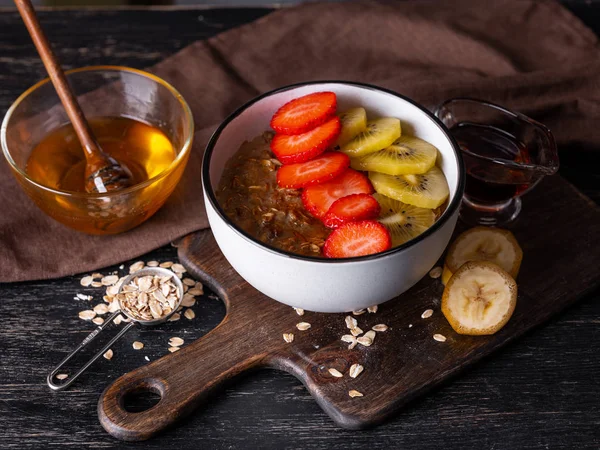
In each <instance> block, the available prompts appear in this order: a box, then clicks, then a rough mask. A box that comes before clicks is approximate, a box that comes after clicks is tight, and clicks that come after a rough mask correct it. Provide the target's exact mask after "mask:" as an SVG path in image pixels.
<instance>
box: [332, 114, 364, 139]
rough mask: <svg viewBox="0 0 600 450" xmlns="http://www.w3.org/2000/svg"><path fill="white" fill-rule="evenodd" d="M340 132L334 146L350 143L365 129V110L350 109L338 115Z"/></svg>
mask: <svg viewBox="0 0 600 450" xmlns="http://www.w3.org/2000/svg"><path fill="white" fill-rule="evenodd" d="M338 117H339V118H340V123H341V124H342V130H341V131H340V136H339V137H338V140H337V142H336V144H335V145H337V146H342V145H344V144H345V143H347V142H350V141H351V140H352V139H354V137H356V136H357V135H358V134H359V133H362V132H363V131H365V130H366V129H367V112H366V111H365V108H352V109H349V110H348V111H344V112H343V113H341V114H338Z"/></svg>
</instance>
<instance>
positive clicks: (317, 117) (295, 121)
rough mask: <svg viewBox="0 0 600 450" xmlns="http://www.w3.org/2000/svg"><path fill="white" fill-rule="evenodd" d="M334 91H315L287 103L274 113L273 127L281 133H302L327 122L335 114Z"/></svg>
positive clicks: (335, 99) (335, 100)
mask: <svg viewBox="0 0 600 450" xmlns="http://www.w3.org/2000/svg"><path fill="white" fill-rule="evenodd" d="M336 106H337V98H336V96H335V94H334V93H333V92H315V93H313V94H308V95H305V96H303V97H299V98H297V99H294V100H292V101H291V102H288V103H286V104H285V105H283V106H282V107H281V108H279V109H278V110H277V112H276V113H275V114H274V115H273V118H272V119H271V128H273V129H274V130H275V131H276V132H277V133H281V134H301V133H304V132H306V131H308V130H312V129H313V128H315V127H318V126H319V125H321V124H323V123H325V122H327V120H328V119H329V118H330V117H332V116H333V115H334V114H335V108H336Z"/></svg>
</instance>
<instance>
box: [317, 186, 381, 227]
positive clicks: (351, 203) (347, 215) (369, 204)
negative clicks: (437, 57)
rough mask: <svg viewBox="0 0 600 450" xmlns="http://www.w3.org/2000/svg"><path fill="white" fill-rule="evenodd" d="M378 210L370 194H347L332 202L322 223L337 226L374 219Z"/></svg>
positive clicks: (377, 214) (377, 204)
mask: <svg viewBox="0 0 600 450" xmlns="http://www.w3.org/2000/svg"><path fill="white" fill-rule="evenodd" d="M380 211H381V207H380V206H379V202H378V201H377V200H375V198H374V197H373V196H372V195H369V194H352V195H347V196H346V197H342V198H340V199H338V200H336V201H335V202H333V205H331V208H329V211H327V214H325V216H324V217H323V223H324V224H325V226H328V227H329V228H337V227H339V226H341V225H343V224H344V223H346V222H357V221H360V220H370V219H376V218H377V217H379V212H380Z"/></svg>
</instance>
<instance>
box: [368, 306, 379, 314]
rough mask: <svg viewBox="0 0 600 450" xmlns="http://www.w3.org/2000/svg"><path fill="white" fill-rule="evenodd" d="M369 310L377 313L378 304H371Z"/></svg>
mask: <svg viewBox="0 0 600 450" xmlns="http://www.w3.org/2000/svg"><path fill="white" fill-rule="evenodd" d="M367 311H369V312H370V313H372V314H375V313H376V312H377V305H373V306H369V307H368V308H367Z"/></svg>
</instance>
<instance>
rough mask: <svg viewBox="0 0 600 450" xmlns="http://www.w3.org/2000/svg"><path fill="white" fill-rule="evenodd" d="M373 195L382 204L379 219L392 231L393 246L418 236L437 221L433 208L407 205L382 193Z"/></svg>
mask: <svg viewBox="0 0 600 450" xmlns="http://www.w3.org/2000/svg"><path fill="white" fill-rule="evenodd" d="M373 197H375V199H376V200H377V201H378V202H379V205H380V206H381V213H380V214H379V219H378V220H379V222H381V223H382V224H383V226H384V227H386V228H387V229H388V231H389V232H390V235H391V236H392V247H396V246H398V245H401V244H404V243H405V242H407V241H410V240H411V239H413V238H414V237H417V236H418V235H420V234H421V233H423V232H424V231H425V230H426V229H427V228H429V227H430V226H431V225H433V222H435V214H434V213H433V211H432V210H431V209H425V208H419V207H417V206H412V205H407V204H406V203H402V202H399V201H398V200H394V199H393V198H389V197H386V196H385V195H381V194H374V195H373Z"/></svg>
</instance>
